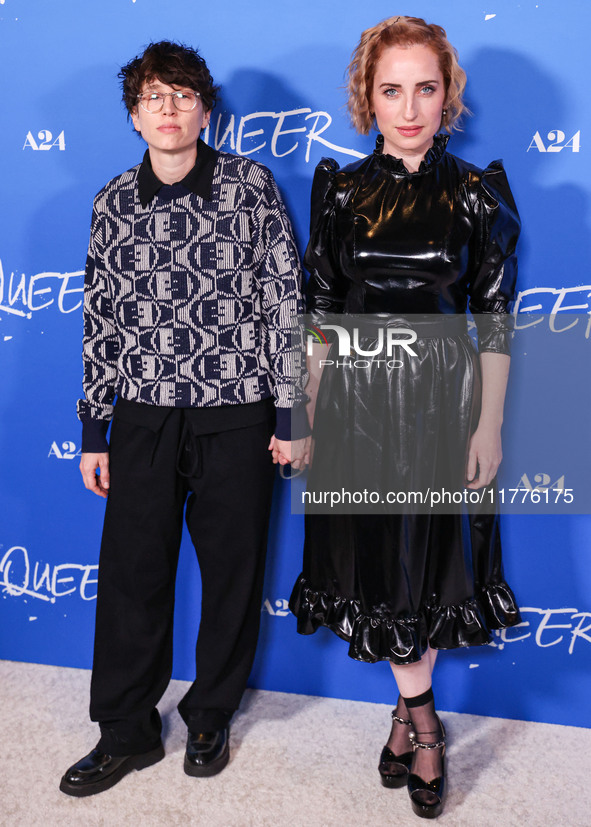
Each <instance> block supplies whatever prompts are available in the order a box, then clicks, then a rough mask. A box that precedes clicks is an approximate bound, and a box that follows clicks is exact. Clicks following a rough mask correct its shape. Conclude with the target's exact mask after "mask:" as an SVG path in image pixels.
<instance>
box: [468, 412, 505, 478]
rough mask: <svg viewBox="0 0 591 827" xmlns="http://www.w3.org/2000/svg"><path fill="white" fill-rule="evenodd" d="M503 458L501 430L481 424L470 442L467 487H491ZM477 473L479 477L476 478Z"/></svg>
mask: <svg viewBox="0 0 591 827" xmlns="http://www.w3.org/2000/svg"><path fill="white" fill-rule="evenodd" d="M502 458H503V450H502V447H501V429H500V428H498V427H495V426H487V425H482V424H479V425H478V428H477V429H476V430H475V431H474V433H473V434H472V439H471V440H470V447H469V450H468V466H467V468H466V479H467V484H466V487H467V488H484V486H486V485H490V483H491V482H492V480H493V479H494V477H495V475H496V473H497V470H498V468H499V465H500V464H501V460H502ZM477 473H478V476H476V474H477Z"/></svg>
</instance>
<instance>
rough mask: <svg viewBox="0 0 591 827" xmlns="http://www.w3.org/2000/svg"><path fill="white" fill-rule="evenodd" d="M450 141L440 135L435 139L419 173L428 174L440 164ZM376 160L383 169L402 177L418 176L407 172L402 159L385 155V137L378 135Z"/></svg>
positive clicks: (447, 136)
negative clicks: (428, 171)
mask: <svg viewBox="0 0 591 827" xmlns="http://www.w3.org/2000/svg"><path fill="white" fill-rule="evenodd" d="M448 141H449V135H442V134H438V135H435V137H434V138H433V146H432V147H430V149H428V150H427V154H426V155H425V157H424V158H423V160H422V161H421V164H420V166H419V168H418V170H417V173H421V172H427V170H428V169H430V168H431V167H433V166H435V164H437V163H439V161H440V160H441V158H443V155H444V154H445V148H446V147H447V142H448ZM373 154H374V156H375V158H377V160H378V162H379V164H380V166H381V167H382V169H387V170H390V172H397V173H400V174H401V175H416V174H417V173H413V172H410V173H409V171H408V170H407V168H406V167H405V166H404V162H403V161H402V159H401V158H396V157H395V156H394V155H387V154H384V136H383V135H378V137H377V140H376V148H375V149H374V151H373Z"/></svg>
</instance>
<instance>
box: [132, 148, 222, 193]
mask: <svg viewBox="0 0 591 827" xmlns="http://www.w3.org/2000/svg"><path fill="white" fill-rule="evenodd" d="M217 157H218V153H217V152H216V151H215V149H212V148H211V147H210V146H208V145H207V144H206V143H205V142H204V141H202V140H201V138H199V140H198V141H197V159H196V161H195V165H194V167H193V168H192V169H191V170H190V171H189V172H188V173H187V174H186V175H185V177H184V178H183V180H182V181H179V182H178V183H176V184H163V183H162V181H161V180H160V179H159V178H158V177H157V176H156V173H155V172H154V170H153V169H152V163H151V161H150V152H149V150H146V153H145V155H144V159H143V161H142V163H141V165H140V169H139V172H138V195H139V199H140V202H141V205H142V207H144V208H145V207H147V206H148V204H149V203H150V201H151V200H152V199H153V198H154V196H155V195H156V194H157V193H158V192H160V190H164V192H168V191H170V190H171V188H174V190H175V194H177V193H176V191H177V190H178V191H179V193H178V194H182V192H183V191H182V190H181V189H180V188H181V187H183V188H184V189H185V190H188V191H189V192H192V193H194V194H195V195H198V196H199V197H200V198H203V199H204V200H205V201H211V184H212V181H213V173H214V170H215V165H216V161H217ZM164 192H163V194H164Z"/></svg>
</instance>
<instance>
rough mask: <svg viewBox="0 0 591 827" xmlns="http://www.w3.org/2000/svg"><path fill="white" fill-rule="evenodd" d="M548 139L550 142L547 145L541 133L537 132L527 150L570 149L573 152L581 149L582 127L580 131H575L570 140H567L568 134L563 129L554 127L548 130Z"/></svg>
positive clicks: (557, 150) (549, 150)
mask: <svg viewBox="0 0 591 827" xmlns="http://www.w3.org/2000/svg"><path fill="white" fill-rule="evenodd" d="M546 140H547V141H548V142H549V143H548V145H547V146H546V144H544V141H543V139H542V136H541V135H540V133H539V132H536V133H535V135H534V136H533V138H532V139H531V143H530V145H529V146H528V148H527V151H528V152H529V151H530V149H537V150H538V152H562V150H563V149H570V150H572V151H573V152H580V151H581V130H580V129H579V131H578V132H575V134H574V135H573V136H572V138H570V139H569V140H568V141H567V140H566V134H565V133H564V132H563V131H562V130H561V129H553V130H552V131H551V132H548V135H547V136H546Z"/></svg>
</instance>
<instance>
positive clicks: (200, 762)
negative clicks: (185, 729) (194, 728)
mask: <svg viewBox="0 0 591 827" xmlns="http://www.w3.org/2000/svg"><path fill="white" fill-rule="evenodd" d="M229 758H230V732H229V728H228V727H224V728H223V729H216V730H215V731H213V732H189V734H188V736H187V749H186V752H185V772H186V773H187V775H195V776H197V777H198V778H207V777H208V776H210V775H217V773H218V772H221V771H222V770H223V769H224V767H225V766H226V764H227V763H228V760H229Z"/></svg>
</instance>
